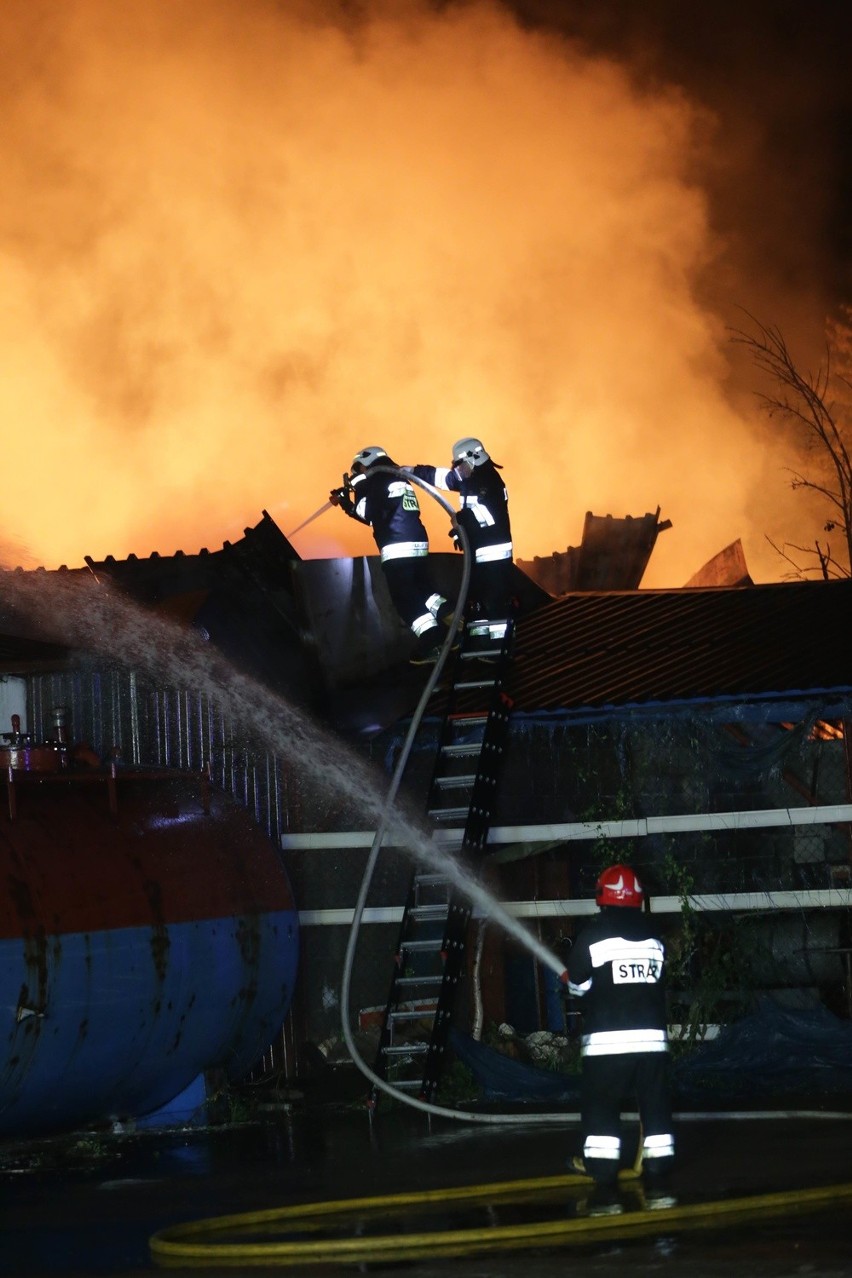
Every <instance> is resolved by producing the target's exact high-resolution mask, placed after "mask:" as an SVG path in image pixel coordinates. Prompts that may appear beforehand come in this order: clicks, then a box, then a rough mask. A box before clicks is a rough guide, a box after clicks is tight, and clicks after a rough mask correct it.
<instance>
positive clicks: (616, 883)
mask: <svg viewBox="0 0 852 1278" xmlns="http://www.w3.org/2000/svg"><path fill="white" fill-rule="evenodd" d="M595 900H596V901H597V903H598V905H629V906H632V907H633V908H634V909H638V908H639V907H640V906H641V905H642V903H643V902H644V900H645V892H644V889H643V887H642V884H641V883H640V882H639V880H638V879H637V877H636V875H635V873H634V871H633V870H631V868H630V866H629V865H611V866H610V867H609V869H607V870H604V872H603V874H602V875H601V876H600V878H599V879H598V882H597V887H596V888H595Z"/></svg>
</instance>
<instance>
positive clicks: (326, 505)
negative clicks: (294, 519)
mask: <svg viewBox="0 0 852 1278" xmlns="http://www.w3.org/2000/svg"><path fill="white" fill-rule="evenodd" d="M333 504H334V503H333V502H330V501H326V502H323V504H322V505H321V506H320V508H319V510H315V511H314V513H313V514H312V515H308V517H307V519H303V520H302V522H301V523H300V524H299V527H298V528H294V529H293V531H292V532H288V533H287V537H288V538H290V537H295V536H296V533H297V532H301V531H302V529H303V528H307V526H308V524H312V523H313V522H314V520H315V519H319V517H320V515H324V514H325V512H326V511H327V510H331V507H332V505H333Z"/></svg>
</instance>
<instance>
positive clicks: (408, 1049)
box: [381, 1043, 429, 1056]
mask: <svg viewBox="0 0 852 1278" xmlns="http://www.w3.org/2000/svg"><path fill="white" fill-rule="evenodd" d="M381 1050H382V1055H383V1056H423V1055H424V1053H425V1052H428V1051H429V1044H428V1043H393V1044H388V1046H387V1047H383V1048H382V1049H381Z"/></svg>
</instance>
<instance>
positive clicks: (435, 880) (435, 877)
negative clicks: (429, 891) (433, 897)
mask: <svg viewBox="0 0 852 1278" xmlns="http://www.w3.org/2000/svg"><path fill="white" fill-rule="evenodd" d="M449 882H450V880H449V879H448V878H447V876H446V874H417V875H415V876H414V884H415V887H437V886H438V885H439V884H440V883H446V884H449Z"/></svg>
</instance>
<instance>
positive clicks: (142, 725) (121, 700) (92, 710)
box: [27, 667, 289, 846]
mask: <svg viewBox="0 0 852 1278" xmlns="http://www.w3.org/2000/svg"><path fill="white" fill-rule="evenodd" d="M27 703H28V704H27V720H28V725H29V732H30V735H31V736H32V738H33V740H34V741H40V740H49V739H51V738H53V737H54V735H55V729H54V722H55V715H56V710H57V708H64V710H65V712H66V723H67V734H68V739H69V741H70V743H71V744H72V745H79V744H83V743H85V744H86V745H89V746H91V748H92V749H93V750H94V752H95V753H96V754H97V755H98V756H99V758H100V759H101V761H102V762H103V763H105V764H106V763H109V762H110V760H111V759H113V758H116V759H118V760H119V762H123V763H125V764H126V765H127V766H132V767H160V768H178V769H186V770H188V771H201V770H202V769H205V768H207V767H209V769H210V773H211V778H212V781H213V783H214V785H216V786H218V787H220V788H221V789H223V790H225V791H226V792H227V793H229V794H232V795H233V796H234V797H235V798H236V799H237V801H238V802H239V803H240V804H241V805H242V806H243V807H245V808H246V809H247V810H248V811H249V812H250V813H251V814H252V815H253V816H254V818H255V819H256V821H257V822H258V824H259V825H260V826H261V828H263V829H265V830H266V831H267V833H268V834H269V836H270V837H271V838H272V839H273V840H274V841H275V843H276V845H277V846H280V843H281V834H282V832H283V830H284V829H285V828H286V827H287V825H288V824H289V823H288V822H286V820H285V817H284V814H283V812H282V784H281V762H280V760H279V758H278V756H277V755H275V754H273V753H271V752H270V751H268V750H264V749H263V748H258V747H255V746H253V745H252V744H250V743H249V742H247V741H246V740H245V738H244V737H242V736H237V734H236V732H235V730H234V728H233V725H232V724H231V723H230V722H229V721H228V720H227V718H225V716H224V715H223V714H222V712H221V710H220V708H219V707H218V706H216V705H215V704H213V703H212V701H211V699H210V698H209V697H208V696H206V695H205V694H203V693H198V692H190V691H186V690H180V689H175V688H157V687H153V686H152V685H151V684H150V683H148V682H147V681H145V680H143V679H140V678H139V677H138V675H136V674H135V673H134V672H132V671H126V670H121V669H113V670H103V669H86V668H83V667H81V668H80V669H76V670H72V671H67V672H62V673H56V674H45V675H37V676H34V677H32V678H30V679H29V680H28V695H27Z"/></svg>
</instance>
